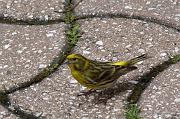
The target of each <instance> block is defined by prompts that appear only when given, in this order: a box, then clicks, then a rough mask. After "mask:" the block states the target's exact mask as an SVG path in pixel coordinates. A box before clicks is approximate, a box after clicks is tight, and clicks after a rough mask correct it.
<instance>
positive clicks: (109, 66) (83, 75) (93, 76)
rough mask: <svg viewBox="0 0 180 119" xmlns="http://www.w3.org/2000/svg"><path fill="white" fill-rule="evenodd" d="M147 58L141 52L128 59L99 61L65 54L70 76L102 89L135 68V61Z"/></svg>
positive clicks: (86, 84)
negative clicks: (137, 55) (139, 54)
mask: <svg viewBox="0 0 180 119" xmlns="http://www.w3.org/2000/svg"><path fill="white" fill-rule="evenodd" d="M145 59H147V55H146V54H143V55H141V56H139V57H136V58H133V59H131V60H128V61H118V62H99V61H93V60H90V59H87V58H85V57H84V56H82V55H80V54H70V55H68V56H67V60H68V66H69V67H70V69H71V74H72V76H73V77H74V78H75V79H76V80H77V81H78V82H79V83H80V84H81V85H83V86H85V87H87V88H89V89H102V88H107V87H110V86H112V85H113V84H114V83H115V82H116V81H117V79H118V78H119V77H120V76H122V75H125V74H126V73H128V72H130V71H132V70H135V69H137V67H136V66H133V65H134V64H136V63H137V62H140V61H142V60H145Z"/></svg>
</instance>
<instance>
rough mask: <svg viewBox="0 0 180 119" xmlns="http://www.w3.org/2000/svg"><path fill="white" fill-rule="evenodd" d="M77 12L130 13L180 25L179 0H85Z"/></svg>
mask: <svg viewBox="0 0 180 119" xmlns="http://www.w3.org/2000/svg"><path fill="white" fill-rule="evenodd" d="M76 12H77V14H95V13H128V14H131V15H132V14H134V15H143V16H149V17H154V18H158V19H161V20H166V21H168V22H169V21H170V22H174V23H175V24H177V25H180V23H179V22H178V21H180V1H179V0H83V2H82V3H81V4H80V5H79V6H78V7H77V9H76Z"/></svg>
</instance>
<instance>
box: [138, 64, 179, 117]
mask: <svg viewBox="0 0 180 119" xmlns="http://www.w3.org/2000/svg"><path fill="white" fill-rule="evenodd" d="M179 67H180V63H177V64H175V65H173V66H171V67H170V68H168V69H167V70H165V71H164V72H162V73H160V74H159V75H158V76H157V77H156V78H154V80H153V81H152V83H151V84H150V86H149V87H148V88H147V89H146V90H145V92H144V93H143V95H142V98H141V100H140V102H139V103H140V105H141V110H142V112H141V114H142V117H144V119H179V118H180V112H179V109H180V102H179V99H180V93H179V87H180V81H179V79H180V77H179V74H180V69H179Z"/></svg>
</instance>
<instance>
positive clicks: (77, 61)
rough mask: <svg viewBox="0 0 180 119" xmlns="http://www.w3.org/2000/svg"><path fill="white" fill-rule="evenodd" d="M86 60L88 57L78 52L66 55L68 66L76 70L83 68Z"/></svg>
mask: <svg viewBox="0 0 180 119" xmlns="http://www.w3.org/2000/svg"><path fill="white" fill-rule="evenodd" d="M87 62H88V59H87V58H85V57H84V56H82V55H80V54H70V55H68V56H67V64H68V65H69V67H70V68H74V69H76V70H83V69H84V68H85V66H86V65H85V64H86V63H87Z"/></svg>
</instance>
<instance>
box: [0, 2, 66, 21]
mask: <svg viewBox="0 0 180 119" xmlns="http://www.w3.org/2000/svg"><path fill="white" fill-rule="evenodd" d="M63 2H64V0H0V15H3V16H5V17H7V16H9V17H14V18H17V19H27V18H30V19H33V18H40V19H41V20H49V19H52V18H53V19H54V18H59V17H60V16H61V15H62V14H57V13H55V12H54V11H59V12H62V11H63V6H64V5H63Z"/></svg>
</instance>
